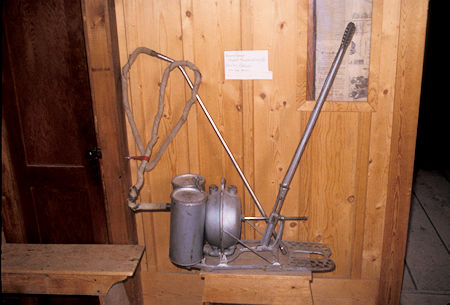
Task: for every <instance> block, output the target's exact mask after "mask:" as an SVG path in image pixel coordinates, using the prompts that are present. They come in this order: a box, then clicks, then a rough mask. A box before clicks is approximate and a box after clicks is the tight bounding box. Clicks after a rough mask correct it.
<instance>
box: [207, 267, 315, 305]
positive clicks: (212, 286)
mask: <svg viewBox="0 0 450 305" xmlns="http://www.w3.org/2000/svg"><path fill="white" fill-rule="evenodd" d="M201 276H202V277H203V278H204V281H205V285H204V289H203V297H202V301H203V302H211V303H233V304H280V305H281V304H286V305H288V304H298V303H299V301H300V300H301V302H302V304H305V305H312V304H313V301H312V295H311V286H310V282H311V273H310V272H306V273H303V274H290V275H289V274H286V273H284V274H281V273H265V272H258V271H250V272H249V271H229V272H202V273H201Z"/></svg>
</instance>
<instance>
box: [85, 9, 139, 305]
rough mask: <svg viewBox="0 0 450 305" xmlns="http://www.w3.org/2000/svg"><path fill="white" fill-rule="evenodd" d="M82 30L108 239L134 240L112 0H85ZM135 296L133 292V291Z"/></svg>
mask: <svg viewBox="0 0 450 305" xmlns="http://www.w3.org/2000/svg"><path fill="white" fill-rule="evenodd" d="M81 3H82V9H83V21H84V32H85V33H84V34H85V43H86V53H87V59H88V67H89V76H90V84H91V94H92V103H93V110H94V117H95V122H96V131H97V143H98V145H99V147H100V148H101V150H102V159H101V160H100V167H101V173H102V181H103V188H104V195H105V207H106V216H107V223H108V235H109V241H110V242H111V243H116V244H136V243H137V233H136V222H135V217H134V214H133V212H132V211H131V210H130V209H129V208H128V207H127V205H126V204H125V202H126V201H125V200H126V198H127V196H128V188H129V186H130V185H131V178H130V168H129V165H128V164H127V162H126V159H125V158H124V157H125V156H127V155H128V146H127V139H126V130H125V121H124V115H123V109H122V92H121V85H120V74H121V73H120V63H119V50H118V42H117V31H116V19H115V16H116V15H115V9H114V1H113V0H92V1H86V0H82V1H81ZM126 284H127V285H126V288H127V293H128V294H129V296H130V299H131V302H132V304H141V303H142V297H141V296H142V290H141V287H140V276H139V272H138V274H137V275H136V276H135V277H134V279H133V280H132V281H128V282H127V283H126ZM131 296H132V297H131Z"/></svg>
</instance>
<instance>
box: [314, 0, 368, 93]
mask: <svg viewBox="0 0 450 305" xmlns="http://www.w3.org/2000/svg"><path fill="white" fill-rule="evenodd" d="M315 1H316V54H315V59H316V60H315V77H314V78H315V79H314V83H315V95H316V98H317V96H318V95H319V92H320V89H321V88H322V85H323V82H324V81H325V77H326V76H327V74H328V71H329V68H330V66H331V63H332V62H333V59H334V57H335V54H336V51H337V49H338V48H339V45H340V43H341V39H342V34H343V32H344V29H345V26H346V25H347V23H348V22H350V21H352V22H353V23H354V24H355V25H356V31H355V35H354V36H353V40H352V43H351V44H350V46H349V47H348V49H347V53H346V55H345V57H344V59H343V61H342V65H341V67H340V69H339V73H338V74H337V75H336V78H335V81H334V84H333V87H332V88H331V90H330V93H329V94H328V98H327V100H329V101H367V91H368V83H369V56H370V54H369V52H370V32H371V21H372V0H339V1H336V0H315Z"/></svg>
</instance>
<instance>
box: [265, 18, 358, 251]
mask: <svg viewBox="0 0 450 305" xmlns="http://www.w3.org/2000/svg"><path fill="white" fill-rule="evenodd" d="M354 33H355V24H354V23H353V22H350V23H349V24H348V25H347V27H346V29H345V32H344V35H343V37H342V42H341V45H340V47H339V50H338V52H337V54H336V57H335V58H334V61H333V63H332V65H331V68H330V71H329V72H328V75H327V77H326V79H325V82H324V84H323V86H322V90H321V91H320V94H319V97H318V98H317V102H316V105H315V106H314V109H313V111H312V113H311V116H310V117H309V121H308V124H307V125H306V128H305V132H304V134H303V137H302V139H301V140H300V143H299V145H298V147H297V150H296V151H295V154H294V157H293V158H292V160H291V164H290V165H289V168H288V170H287V172H286V175H285V176H284V179H283V182H282V183H281V184H280V189H279V191H278V195H277V199H276V201H275V204H274V206H273V209H272V213H271V214H276V215H280V212H281V208H282V207H283V203H284V199H285V198H286V194H287V192H288V190H289V186H290V184H291V181H292V178H293V177H294V174H295V171H296V170H297V167H298V165H299V163H300V159H301V157H302V154H303V152H304V151H305V147H306V143H307V142H308V140H309V138H310V136H311V133H312V130H313V128H314V126H315V124H316V122H317V118H318V117H319V114H320V111H321V109H322V106H323V104H324V102H325V99H326V98H327V95H328V92H329V91H330V89H331V86H332V85H333V81H334V78H335V77H336V74H337V72H338V69H339V66H340V64H341V62H342V58H343V57H344V54H345V51H346V50H347V47H348V45H349V44H350V42H351V40H352V37H353V34H354ZM275 226H276V223H271V222H269V223H268V224H267V227H266V231H265V232H264V236H263V239H262V241H261V243H262V244H263V245H267V244H268V243H269V241H270V238H271V237H272V235H273V230H274V229H275Z"/></svg>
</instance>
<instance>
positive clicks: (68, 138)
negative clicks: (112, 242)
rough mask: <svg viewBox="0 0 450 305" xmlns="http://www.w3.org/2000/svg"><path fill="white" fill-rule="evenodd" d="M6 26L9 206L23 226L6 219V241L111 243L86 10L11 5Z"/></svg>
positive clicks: (6, 6)
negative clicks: (91, 153)
mask: <svg viewBox="0 0 450 305" xmlns="http://www.w3.org/2000/svg"><path fill="white" fill-rule="evenodd" d="M2 18H3V27H2V28H3V29H2V60H3V62H2V89H3V90H2V92H3V93H2V99H3V102H2V120H3V121H4V127H5V128H4V130H2V135H3V138H4V144H7V146H8V148H9V151H8V152H6V153H5V154H4V155H3V156H2V161H3V162H2V163H3V164H4V163H5V162H7V161H9V160H10V165H11V167H10V168H8V169H9V171H8V173H9V178H10V179H11V180H14V181H10V185H13V187H12V188H9V189H7V190H3V195H4V197H3V200H4V202H6V206H7V207H11V201H13V200H17V206H16V212H17V213H18V215H13V216H12V217H15V218H16V219H17V220H18V222H21V223H22V225H23V228H21V229H23V235H22V236H21V237H20V236H18V235H17V230H18V229H19V228H17V227H11V226H8V225H7V224H8V223H11V219H10V218H8V219H5V221H4V224H5V225H4V226H3V230H4V233H5V237H6V241H7V242H33V243H36V242H41V243H107V242H108V232H107V225H106V216H105V207H104V198H103V191H102V183H101V177H100V173H99V166H98V161H97V160H95V159H89V158H87V156H86V153H87V151H88V150H90V149H95V148H96V146H97V144H96V135H95V126H94V117H93V111H92V101H91V93H90V87H89V75H88V68H87V59H86V51H85V44H84V35H83V22H82V14H81V4H80V2H77V1H62V0H52V1H47V0H45V1H35V0H20V1H6V2H4V3H3V6H2ZM5 156H7V157H6V159H9V160H4V159H5ZM4 167H5V165H4ZM6 167H8V166H6ZM4 172H5V171H4ZM14 188H15V189H14ZM5 192H7V193H5ZM17 213H16V214H17ZM3 214H8V211H6V212H5V213H3ZM10 216H11V215H10ZM4 218H5V217H4Z"/></svg>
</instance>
